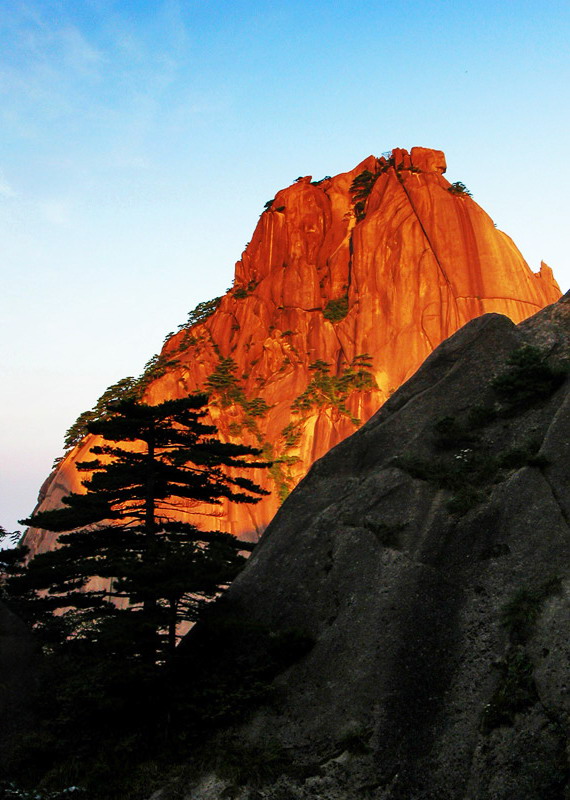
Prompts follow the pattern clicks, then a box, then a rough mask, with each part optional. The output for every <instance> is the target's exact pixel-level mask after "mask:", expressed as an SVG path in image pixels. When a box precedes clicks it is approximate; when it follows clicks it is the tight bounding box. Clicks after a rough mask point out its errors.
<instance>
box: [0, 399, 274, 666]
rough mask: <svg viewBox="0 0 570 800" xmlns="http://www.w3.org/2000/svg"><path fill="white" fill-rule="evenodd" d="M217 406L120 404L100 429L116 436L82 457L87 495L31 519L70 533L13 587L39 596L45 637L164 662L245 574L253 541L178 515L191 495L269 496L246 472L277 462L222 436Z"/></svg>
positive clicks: (35, 608) (33, 603)
mask: <svg viewBox="0 0 570 800" xmlns="http://www.w3.org/2000/svg"><path fill="white" fill-rule="evenodd" d="M205 403H206V398H205V397H204V396H201V395H194V396H190V397H187V398H184V399H181V400H168V401H166V402H164V403H160V404H159V405H155V406H151V405H147V404H145V403H142V402H139V401H137V400H134V399H129V400H122V401H119V402H116V403H113V404H111V405H110V406H108V408H107V411H108V413H107V414H106V416H105V417H104V418H102V419H99V420H96V421H93V422H91V423H89V426H88V429H89V432H90V433H93V434H98V435H99V436H101V437H102V439H103V440H104V444H102V445H99V446H96V447H92V448H91V451H90V452H91V453H93V455H94V456H96V458H95V459H93V460H90V461H85V462H82V463H79V464H77V468H78V469H79V470H81V471H84V472H89V473H91V476H90V477H89V478H88V479H86V480H85V481H83V486H84V487H85V489H86V491H85V493H73V494H70V495H69V496H67V497H64V498H63V504H64V507H62V508H59V509H55V510H52V511H40V512H38V513H37V514H33V515H32V516H30V517H29V518H28V519H25V520H22V524H25V525H33V526H34V527H38V528H44V529H47V530H50V531H56V532H62V533H63V535H62V536H60V537H59V543H60V547H58V548H57V549H55V550H52V551H50V552H46V553H42V554H40V555H37V556H35V557H34V558H33V559H31V560H30V561H29V563H27V564H25V562H24V561H20V563H19V566H17V565H13V566H12V567H11V568H10V569H11V572H12V577H11V578H10V579H9V580H8V592H9V593H10V594H11V595H12V597H19V598H20V599H25V600H27V602H28V608H29V609H32V611H31V612H30V614H31V618H32V621H33V623H34V625H35V627H36V629H37V630H38V631H39V632H40V633H41V634H43V636H44V641H46V642H48V643H50V644H51V645H52V646H55V647H57V646H65V644H66V643H69V642H71V643H75V644H77V642H81V641H83V642H90V643H96V644H97V648H98V652H99V653H100V654H101V653H103V652H105V651H108V652H109V654H110V655H112V654H114V653H115V652H117V653H118V652H120V653H121V654H122V655H128V656H129V657H130V658H134V659H138V660H141V661H142V662H145V663H147V664H151V663H161V662H164V661H165V660H168V658H169V656H170V655H171V654H172V652H173V650H174V647H175V645H176V640H177V629H178V628H179V625H180V623H181V622H184V621H193V620H195V619H196V618H197V614H198V612H199V610H200V608H201V606H203V604H204V603H206V602H207V601H208V599H211V598H213V597H215V596H216V595H217V594H219V592H220V591H221V590H222V589H223V587H225V586H226V585H227V584H228V583H230V582H231V581H232V580H233V578H234V577H235V576H236V574H237V573H238V572H239V570H240V569H241V567H242V565H243V563H244V557H243V554H242V552H241V551H244V550H248V549H251V545H249V544H248V543H245V542H241V541H239V540H237V539H236V538H235V537H233V536H231V535H229V534H226V533H220V532H215V531H210V532H208V531H201V530H199V529H198V528H196V526H194V525H192V524H189V523H184V522H180V521H177V520H176V519H174V513H173V512H174V511H175V510H177V509H178V510H179V509H180V507H181V504H183V503H188V501H190V504H191V503H192V502H194V501H195V502H200V503H213V504H217V503H219V502H220V499H221V498H226V499H229V500H230V501H232V502H236V503H252V502H257V501H258V500H259V499H260V495H263V494H267V493H266V492H265V491H264V490H262V489H261V488H260V487H259V486H258V485H257V484H255V483H254V482H253V481H252V480H250V479H249V478H247V477H244V476H243V475H242V474H241V473H242V471H244V470H250V469H251V468H255V467H265V466H268V465H267V463H266V462H262V461H259V460H257V458H256V457H257V456H258V455H259V454H260V451H259V450H255V449H253V448H250V447H246V446H244V445H236V444H229V443H224V442H221V441H220V440H219V439H218V438H217V437H216V436H215V433H216V429H215V428H214V427H213V426H211V425H206V424H204V422H203V421H202V418H203V417H204V415H205V413H206V412H205V410H204V406H205ZM126 443H130V444H126ZM54 612H55V613H54Z"/></svg>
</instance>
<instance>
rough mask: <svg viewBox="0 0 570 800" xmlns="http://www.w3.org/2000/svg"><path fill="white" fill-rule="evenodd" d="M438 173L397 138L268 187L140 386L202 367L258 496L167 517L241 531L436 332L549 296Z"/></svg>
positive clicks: (366, 411)
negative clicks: (220, 276)
mask: <svg viewBox="0 0 570 800" xmlns="http://www.w3.org/2000/svg"><path fill="white" fill-rule="evenodd" d="M443 172H445V156H444V155H443V153H442V152H441V151H438V150H429V149H426V148H421V147H416V148H413V149H412V151H411V153H407V152H406V151H405V150H400V149H397V150H394V151H393V154H392V156H391V158H390V159H386V158H381V159H377V158H375V157H373V156H369V157H368V158H366V159H365V160H364V161H362V162H361V163H360V164H358V165H357V166H356V167H355V168H354V169H352V170H351V171H349V172H346V173H343V174H340V175H337V176H335V177H333V178H325V179H324V180H322V181H319V182H311V178H310V176H309V177H305V178H300V179H299V180H298V181H297V182H295V183H294V184H293V185H292V186H289V187H288V188H286V189H283V190H282V191H280V192H278V193H277V194H276V196H275V198H274V199H273V202H272V203H271V205H270V208H269V209H268V210H266V211H265V212H263V213H262V214H261V217H260V220H259V222H258V224H257V227H256V229H255V232H254V234H253V237H252V239H251V242H250V243H249V244H248V245H247V247H246V249H245V251H244V252H243V254H242V257H241V260H240V261H238V263H237V264H236V270H235V280H234V286H233V288H232V289H231V290H230V291H229V292H228V293H227V294H226V295H225V296H224V297H223V298H222V300H221V302H220V303H219V305H218V307H217V310H216V311H215V312H214V313H213V314H212V315H211V316H209V317H208V318H207V319H205V320H204V321H203V322H200V323H199V324H196V325H194V326H193V327H192V328H191V329H187V330H182V331H180V332H179V333H177V334H176V335H174V336H172V337H171V338H170V339H169V340H168V341H167V343H166V345H165V347H164V350H163V356H164V359H165V360H166V361H170V363H169V364H167V365H166V366H165V371H164V374H162V376H161V377H158V378H157V379H156V380H155V381H154V382H152V383H151V384H150V386H149V387H148V389H147V392H146V395H145V399H146V400H147V401H148V402H151V403H158V402H161V401H163V400H165V399H168V398H176V397H182V396H186V395H187V394H188V393H192V392H196V391H199V390H202V389H204V388H205V387H206V388H208V382H210V389H211V388H212V376H215V378H216V379H217V384H216V385H217V389H215V390H214V391H213V394H212V402H211V405H210V416H211V419H212V420H213V422H214V423H215V424H216V425H217V426H218V427H219V430H220V431H221V433H222V435H223V436H224V437H226V438H227V439H233V440H234V441H243V440H245V441H246V442H247V443H249V444H253V445H258V446H262V447H264V450H265V453H266V454H267V456H268V457H270V458H273V459H275V465H274V467H273V468H272V470H271V473H270V474H269V473H266V472H260V474H259V475H257V476H254V479H256V480H258V482H259V483H260V484H261V485H263V486H264V487H265V488H267V489H269V490H270V491H271V492H272V495H271V496H270V497H269V498H266V499H265V500H263V501H262V502H261V503H259V504H258V505H256V506H244V505H240V506H238V505H235V504H234V505H230V506H229V507H226V506H220V507H218V508H217V509H216V510H214V511H212V509H211V508H200V507H195V506H188V507H187V509H186V512H185V513H183V514H182V516H184V517H187V518H188V519H192V520H193V521H197V522H198V524H199V525H205V526H206V527H209V528H220V529H223V530H228V531H230V532H232V533H234V534H236V535H239V536H241V537H243V538H251V539H256V538H257V537H258V536H259V534H260V532H261V531H263V530H264V528H265V526H266V525H267V523H268V522H269V520H270V519H271V518H272V517H273V515H274V514H275V511H276V510H277V508H278V507H279V505H280V503H281V501H282V499H283V498H284V497H285V496H286V495H287V494H288V492H289V491H290V489H291V488H292V487H293V486H294V485H296V483H297V482H298V481H299V480H300V478H301V477H303V475H305V474H306V472H307V469H308V468H309V467H310V465H311V464H312V463H313V462H314V461H315V459H317V458H319V457H320V456H322V455H323V454H324V453H326V452H327V451H328V450H329V449H330V448H331V447H332V446H334V445H336V444H338V443H339V442H340V441H342V440H343V439H344V438H345V437H346V436H348V435H349V434H351V433H353V432H354V430H355V429H356V426H357V425H358V424H359V422H364V421H366V420H367V419H369V418H370V416H371V415H372V414H373V413H374V412H375V411H376V409H377V408H378V407H379V406H380V405H381V404H382V403H383V402H384V401H385V400H386V399H387V398H388V397H389V396H390V395H391V394H392V393H393V392H394V391H395V389H396V388H397V387H398V386H400V385H401V384H402V382H403V381H405V380H407V379H408V378H409V377H410V376H411V375H412V374H413V373H414V372H415V370H416V369H417V368H418V366H419V365H420V364H421V363H422V362H423V361H424V359H425V358H426V357H427V356H428V355H429V353H430V352H431V351H432V350H433V349H434V347H436V346H437V345H438V344H439V343H440V342H441V341H442V340H443V339H445V338H446V337H448V336H449V335H451V334H452V333H453V332H454V331H456V330H457V329H458V328H459V327H461V325H463V324H464V323H465V322H467V321H469V320H470V319H472V318H474V317H477V316H479V315H481V314H483V313H485V312H500V313H502V314H506V315H507V316H508V317H510V318H511V319H512V320H513V321H514V322H520V321H521V320H523V319H524V318H526V317H527V316H529V315H530V314H533V313H535V312H536V311H537V310H538V309H540V308H542V307H544V306H545V305H546V304H547V303H550V302H553V301H555V300H556V299H558V297H559V296H560V292H559V289H558V286H557V284H556V282H555V281H554V279H553V277H552V273H551V270H550V269H549V268H548V267H547V266H546V265H543V266H542V267H541V270H540V272H539V273H537V274H534V273H533V272H531V270H530V269H529V267H528V266H527V264H526V263H525V261H524V259H523V258H522V256H521V254H520V253H519V252H518V250H517V249H516V247H515V245H514V244H513V242H512V241H511V240H510V239H509V237H508V236H506V235H505V234H504V233H502V232H501V231H499V230H497V229H496V228H495V227H494V225H493V222H492V220H491V219H490V218H489V216H488V215H487V214H486V213H485V212H484V211H483V210H482V209H481V208H480V207H479V206H478V205H477V204H476V203H475V202H474V201H473V200H472V199H471V198H470V197H469V196H467V195H465V194H461V193H459V194H457V193H454V192H452V191H449V190H450V184H449V183H448V181H447V180H446V179H445V178H444V177H443V174H442V173H443ZM355 179H356V181H355ZM351 187H352V188H351ZM365 354H368V355H369V356H370V357H371V364H372V369H371V374H372V376H373V378H374V383H371V382H370V380H368V381H367V380H366V377H365V376H366V374H367V370H366V368H363V367H362V366H361V365H362V358H359V357H362V356H364V355H365ZM319 360H320V361H321V362H325V363H326V364H327V365H329V366H328V369H329V375H328V376H327V375H326V373H325V372H324V371H323V370H324V367H322V365H321V368H320V369H319V367H318V365H317V368H316V369H315V368H313V369H311V365H315V362H317V361H319ZM215 382H216V381H215V380H214V383H215ZM308 388H309V390H310V391H309V394H307V389H308ZM95 443H96V441H95V440H94V438H92V437H87V438H86V439H85V440H84V441H83V442H82V443H81V444H80V445H79V446H78V447H77V448H75V449H74V450H73V451H71V452H70V453H69V454H68V456H67V457H66V458H65V459H64V461H63V462H62V463H61V464H60V466H59V468H58V470H57V471H56V472H55V473H54V474H53V475H52V476H51V477H50V479H49V480H48V481H47V482H46V484H45V485H44V487H43V489H42V493H41V496H40V497H41V501H42V502H41V508H42V509H49V508H54V507H57V505H58V504H59V503H60V500H61V497H62V496H64V495H65V494H68V493H69V491H80V476H79V475H78V473H77V472H76V470H75V466H74V465H75V463H76V462H77V461H82V460H85V457H86V456H87V454H88V450H89V448H90V447H92V446H93V445H94V444H95ZM83 477H85V476H83ZM26 543H27V544H28V545H29V546H30V547H31V548H32V551H37V550H42V549H46V548H49V547H51V546H52V543H53V538H52V536H51V535H50V534H47V533H45V532H37V531H36V532H31V533H30V534H29V535H28V537H27V540H26Z"/></svg>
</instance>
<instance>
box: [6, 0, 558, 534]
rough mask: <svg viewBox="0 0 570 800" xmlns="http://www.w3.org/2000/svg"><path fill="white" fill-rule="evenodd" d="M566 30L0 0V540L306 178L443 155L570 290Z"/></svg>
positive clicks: (510, 8)
mask: <svg viewBox="0 0 570 800" xmlns="http://www.w3.org/2000/svg"><path fill="white" fill-rule="evenodd" d="M569 34H570V4H568V3H567V2H550V1H549V0H545V2H541V3H538V2H525V0H520V1H519V0H502V2H489V1H487V2H485V0H483V1H482V2H477V3H472V2H464V0H455V1H454V2H451V1H450V2H447V1H446V0H440V1H439V2H438V1H437V0H434V1H433V2H427V0H426V1H425V2H417V1H412V0H410V2H398V1H396V2H392V3H384V2H375V3H374V2H369V3H362V2H358V0H351V2H344V1H343V0H337V1H336V2H334V3H332V2H322V1H321V0H313V2H311V3H306V2H304V3H301V2H291V1H290V2H281V0H277V1H276V2H264V3H261V2H243V1H241V2H240V0H233V2H216V3H213V2H209V0H155V1H154V2H141V0H137V1H136V2H135V1H134V0H133V1H132V2H126V0H116V1H115V2H113V1H112V0H59V1H56V0H53V1H52V0H3V2H2V4H1V6H0V265H1V269H2V292H1V296H0V302H1V309H0V311H1V315H0V319H1V320H2V326H3V331H2V336H1V337H0V342H1V344H0V347H1V348H2V353H1V359H0V370H1V375H2V386H3V392H2V399H1V401H0V402H1V403H2V409H1V411H2V429H1V430H0V448H1V451H2V460H1V468H0V524H2V525H4V526H5V527H7V528H9V529H13V528H14V527H15V526H16V519H17V518H18V517H21V516H24V515H26V514H28V513H29V512H31V510H32V508H33V506H34V503H35V499H36V494H37V491H38V489H39V486H40V483H41V482H42V480H43V478H45V477H46V476H47V474H48V472H49V469H50V466H51V463H52V461H53V459H54V458H55V457H56V456H58V455H60V454H61V445H62V439H63V433H64V431H65V429H66V428H67V427H68V426H69V425H70V424H71V423H72V422H73V420H74V419H75V418H76V416H77V415H78V414H79V413H80V412H81V411H83V410H84V409H86V408H89V407H91V406H92V405H93V403H94V402H95V400H96V398H97V397H98V396H99V394H101V392H102V391H103V390H104V389H105V388H106V387H107V386H108V385H109V384H111V383H113V382H115V381H116V380H118V379H119V378H121V377H124V376H125V375H132V374H138V373H139V372H140V371H141V369H142V367H143V365H144V363H145V361H146V360H147V359H148V358H149V357H150V356H151V355H152V354H153V353H154V352H156V351H157V350H158V349H159V348H160V345H161V342H162V340H163V338H164V335H165V334H166V333H167V332H168V331H171V330H172V329H174V328H176V326H177V325H178V324H179V323H180V322H182V321H183V320H184V319H185V318H186V315H187V312H188V311H189V310H190V309H192V308H193V307H194V306H195V305H196V304H197V303H198V302H200V301H202V300H206V299H209V298H210V297H213V296H215V295H217V294H220V293H222V292H223V291H225V289H226V288H227V287H228V286H229V285H230V284H231V281H232V277H233V265H234V263H235V261H236V260H237V259H238V258H239V256H240V253H241V251H242V248H243V245H244V244H245V242H246V241H247V240H249V239H250V237H251V233H252V231H253V228H254V225H255V223H256V221H257V218H258V215H259V213H260V211H261V210H262V208H263V204H264V202H265V201H266V200H267V199H269V198H271V197H273V195H274V193H275V191H276V190H277V189H279V188H282V187H283V186H285V185H288V184H290V183H291V182H292V181H293V180H294V179H295V178H296V177H297V176H298V175H306V174H312V175H313V176H314V177H315V178H320V177H322V176H324V175H326V174H335V173H337V172H341V171H344V170H347V169H350V168H351V167H352V166H354V165H355V164H356V163H358V162H359V161H360V160H362V159H363V158H364V157H366V156H367V155H369V154H370V153H374V154H376V155H379V154H380V153H382V152H383V151H386V150H389V149H391V148H393V147H407V148H409V147H412V146H414V145H422V146H428V147H435V148H440V149H443V150H444V151H445V152H446V155H447V161H448V177H449V179H450V180H452V181H453V180H462V181H463V182H464V183H466V184H467V186H468V187H469V188H470V189H471V191H472V192H473V195H474V198H475V199H476V200H477V202H479V203H480V204H481V205H482V206H483V207H484V208H485V209H486V210H487V211H488V213H490V214H491V216H492V217H493V219H494V220H495V222H496V223H497V225H498V227H500V228H501V229H502V230H505V231H506V232H507V233H508V234H509V235H510V236H512V237H513V239H514V240H515V242H516V244H517V245H518V246H519V248H520V249H521V251H522V252H523V255H524V256H525V258H526V259H527V261H528V262H529V263H530V265H531V267H532V268H533V269H535V270H536V269H538V266H539V263H540V259H541V258H542V259H544V260H545V261H547V262H548V263H549V264H550V265H551V266H552V267H553V268H554V270H555V274H556V276H557V277H558V279H559V282H560V284H561V286H562V288H563V289H565V290H566V289H568V288H570V247H569V233H568V230H569V227H568V221H567V217H568V211H567V199H566V187H567V186H568V185H569V184H570V166H569V160H568V154H567V151H566V146H567V144H568V143H569V142H570V136H569V133H570V130H569V128H570V125H569V115H570V111H569V105H570V104H569V102H568V99H569V98H568V94H569V91H568V87H569V86H570V56H569V55H568V40H569Z"/></svg>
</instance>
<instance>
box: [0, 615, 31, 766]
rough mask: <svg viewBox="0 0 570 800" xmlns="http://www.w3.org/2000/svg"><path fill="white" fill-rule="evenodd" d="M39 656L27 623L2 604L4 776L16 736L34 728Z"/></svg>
mask: <svg viewBox="0 0 570 800" xmlns="http://www.w3.org/2000/svg"><path fill="white" fill-rule="evenodd" d="M38 676H39V654H38V651H37V648H36V646H35V644H34V642H33V640H32V635H31V633H30V631H29V630H28V628H27V627H26V626H25V625H24V623H23V622H22V621H21V620H20V619H19V618H18V617H16V616H15V615H14V614H13V613H12V612H11V611H10V610H9V609H8V608H6V606H5V605H4V604H3V603H0V720H2V724H1V725H0V776H1V775H2V770H3V768H4V767H5V766H6V764H7V762H8V759H9V757H10V755H11V751H12V744H13V741H14V737H15V735H16V734H18V733H21V732H22V731H23V730H24V729H26V728H29V726H30V725H31V724H32V711H31V708H32V703H33V701H34V700H35V697H34V693H35V689H36V682H37V680H38Z"/></svg>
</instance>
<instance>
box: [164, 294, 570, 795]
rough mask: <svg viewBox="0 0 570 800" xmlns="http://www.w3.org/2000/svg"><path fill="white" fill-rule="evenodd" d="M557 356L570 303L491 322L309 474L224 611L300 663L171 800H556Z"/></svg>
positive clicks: (567, 459)
mask: <svg viewBox="0 0 570 800" xmlns="http://www.w3.org/2000/svg"><path fill="white" fill-rule="evenodd" d="M569 358H570V297H569V296H568V295H567V296H566V297H565V298H563V299H562V300H561V301H560V302H558V303H557V304H555V305H553V306H550V307H549V308H547V309H545V310H543V311H541V312H540V313H538V314H537V315H536V316H534V317H532V318H531V319H529V320H528V321H526V322H523V323H522V324H520V325H518V326H515V325H514V324H513V323H512V322H511V321H510V320H509V319H507V318H506V317H505V316H502V315H498V314H488V315H485V316H483V317H481V318H479V319H477V320H474V321H472V322H470V323H469V324H467V325H466V326H465V327H464V328H462V329H461V330H460V331H459V332H458V333H456V334H455V335H454V336H452V337H451V338H450V339H448V340H447V341H445V342H444V343H443V344H442V345H440V347H438V348H437V349H436V351H435V352H434V353H433V354H432V355H431V356H430V357H429V358H428V359H427V361H426V362H425V363H424V364H423V365H422V367H421V368H420V369H419V371H418V372H417V373H416V374H415V375H414V376H413V377H412V378H411V379H410V380H409V381H408V382H407V383H406V384H405V385H404V386H402V387H401V388H400V389H399V391H397V392H396V393H395V394H394V395H393V396H392V397H391V398H390V400H389V401H388V402H387V403H386V404H385V405H384V406H383V408H382V409H381V410H380V411H379V412H378V413H377V414H376V415H375V416H374V417H373V418H372V419H371V420H370V421H369V422H368V423H367V424H366V425H365V426H363V427H362V428H361V429H360V430H359V431H358V432H356V433H355V434H354V435H353V436H351V437H350V438H349V439H347V440H345V441H344V442H342V443H341V444H339V445H338V446H337V447H335V448H334V449H333V450H332V451H331V452H330V453H328V454H327V455H326V456H325V457H324V458H322V459H321V460H319V461H318V462H317V463H316V464H315V465H314V466H313V468H312V469H311V470H310V472H309V474H308V475H307V477H306V478H305V479H304V480H303V481H302V482H301V484H300V485H299V486H298V487H297V489H296V490H295V491H294V492H293V493H292V495H291V496H290V497H289V498H288V499H287V501H286V502H285V504H284V505H283V507H282V508H281V509H280V511H279V512H278V514H277V516H276V518H275V519H274V521H273V522H272V523H271V525H270V526H269V528H268V530H267V531H266V533H265V535H264V537H263V539H262V541H261V543H260V545H259V546H258V548H257V549H256V551H255V552H254V555H253V556H252V558H251V559H250V561H249V563H248V565H247V567H246V569H245V570H244V572H243V573H242V575H241V576H240V577H239V578H238V579H237V581H236V582H235V583H234V585H233V586H232V588H231V590H230V594H229V601H228V602H229V607H228V609H227V611H229V613H230V615H231V617H232V619H234V620H236V621H237V624H239V623H240V620H241V623H242V624H244V625H247V626H251V625H255V624H258V625H259V626H260V629H261V628H263V629H266V630H270V631H272V635H275V636H279V635H281V634H283V633H286V632H287V631H301V632H303V635H304V636H305V637H306V641H310V642H311V643H312V645H311V646H310V647H309V649H308V651H307V652H305V653H304V654H303V655H300V656H299V658H298V660H297V662H296V663H294V664H293V665H292V666H290V667H289V668H288V669H287V670H285V671H284V672H283V673H282V674H281V675H280V677H278V678H277V679H275V682H274V685H273V689H274V690H275V694H274V701H273V704H270V705H266V706H261V707H260V708H258V710H257V711H256V712H255V713H254V715H253V717H252V718H251V719H250V721H249V722H247V723H245V724H242V726H241V727H240V728H237V729H233V730H230V731H226V733H225V735H224V736H221V737H220V738H219V740H218V742H217V745H216V744H212V745H211V746H210V748H209V749H211V750H212V751H215V750H216V746H217V748H218V750H219V752H218V755H217V763H218V764H223V763H224V760H226V761H230V760H233V762H234V763H235V762H236V760H237V761H239V758H240V753H241V754H242V758H243V761H244V763H245V764H247V765H248V766H247V772H246V773H245V775H244V774H243V772H242V774H241V775H240V780H239V781H236V780H232V778H231V777H228V775H227V771H226V772H225V773H224V774H223V775H221V774H220V773H219V771H218V772H216V770H207V769H204V767H202V772H201V774H198V775H196V774H194V776H193V777H192V778H190V777H188V778H187V779H186V782H184V781H182V782H181V783H179V784H178V785H177V787H176V791H178V792H179V794H177V795H176V796H177V797H185V798H190V797H192V799H193V800H201V799H205V798H208V799H209V800H217V798H222V797H239V798H244V799H245V798H248V799H251V800H253V798H257V799H258V800H259V799H260V798H267V800H284V798H291V799H293V800H309V799H312V798H327V799H328V800H341V798H342V800H347V799H348V798H350V799H353V798H354V800H356V798H358V800H363V799H366V798H369V799H370V800H396V799H397V800H404V798H405V799H406V800H409V799H411V798H415V799H416V800H420V798H421V800H513V798H517V800H518V798H521V800H522V798H524V800H546V798H548V800H562V798H567V797H568V796H569V787H570V783H569V776H570V771H569V768H568V742H569V739H568V737H569V734H570V694H569V691H568V686H569V679H570V673H569V667H568V665H569V663H570V644H569V642H570V602H569V598H570V531H569V522H570V479H569V475H570V413H569V411H570V382H569V380H568V378H567V374H568V359H569ZM193 635H194V634H191V636H190V638H189V640H188V641H187V643H186V645H187V646H189V645H191V644H192V642H191V638H192V636H193ZM190 652H191V651H190ZM234 656H235V657H236V658H237V659H238V660H239V657H240V653H239V647H238V651H237V652H236V653H234ZM241 656H243V654H241ZM226 667H227V668H228V669H230V668H231V657H230V655H228V661H227V662H226ZM224 748H225V749H224ZM226 751H227V752H226ZM252 754H254V755H252ZM255 758H257V761H255ZM268 765H269V766H268ZM271 765H273V774H268V772H269V773H271ZM240 784H241V785H240ZM159 796H160V797H166V794H160V795H157V797H159Z"/></svg>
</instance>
